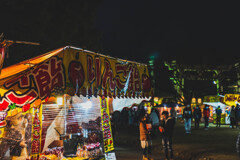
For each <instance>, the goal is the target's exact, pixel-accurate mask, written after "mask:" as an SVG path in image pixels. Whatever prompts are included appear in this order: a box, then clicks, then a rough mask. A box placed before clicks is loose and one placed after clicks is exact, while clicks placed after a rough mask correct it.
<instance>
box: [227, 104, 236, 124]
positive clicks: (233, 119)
mask: <svg viewBox="0 0 240 160" xmlns="http://www.w3.org/2000/svg"><path fill="white" fill-rule="evenodd" d="M228 118H230V128H232V129H234V125H235V107H234V106H232V107H231V111H230V114H229V117H228Z"/></svg>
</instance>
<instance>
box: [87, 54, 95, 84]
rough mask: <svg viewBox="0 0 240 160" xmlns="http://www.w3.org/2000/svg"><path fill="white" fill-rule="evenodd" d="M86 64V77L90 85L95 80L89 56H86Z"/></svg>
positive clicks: (91, 60)
mask: <svg viewBox="0 0 240 160" xmlns="http://www.w3.org/2000/svg"><path fill="white" fill-rule="evenodd" d="M87 62H88V66H87V67H88V68H87V70H88V72H87V75H88V81H89V83H90V84H92V83H93V81H94V80H95V72H94V68H93V59H92V57H91V56H87Z"/></svg>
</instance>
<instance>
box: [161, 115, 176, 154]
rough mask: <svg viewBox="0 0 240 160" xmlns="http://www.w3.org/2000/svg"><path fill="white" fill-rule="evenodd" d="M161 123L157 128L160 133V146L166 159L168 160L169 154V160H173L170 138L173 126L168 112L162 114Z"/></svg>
mask: <svg viewBox="0 0 240 160" xmlns="http://www.w3.org/2000/svg"><path fill="white" fill-rule="evenodd" d="M162 116H163V121H162V123H161V125H160V127H159V130H160V132H161V133H162V144H163V148H164V151H165V157H166V159H169V156H168V152H170V159H173V149H172V136H173V129H174V125H175V121H174V118H173V117H171V116H169V113H168V111H163V112H162Z"/></svg>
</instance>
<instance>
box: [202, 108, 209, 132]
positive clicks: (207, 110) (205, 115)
mask: <svg viewBox="0 0 240 160" xmlns="http://www.w3.org/2000/svg"><path fill="white" fill-rule="evenodd" d="M203 116H204V122H205V128H204V129H205V130H208V125H209V117H210V109H209V106H208V105H205V107H204V109H203Z"/></svg>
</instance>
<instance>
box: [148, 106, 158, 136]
mask: <svg viewBox="0 0 240 160" xmlns="http://www.w3.org/2000/svg"><path fill="white" fill-rule="evenodd" d="M149 119H150V122H151V124H152V134H151V137H152V138H155V136H156V134H157V132H158V127H159V114H158V111H157V109H154V108H152V110H151V113H150V116H149Z"/></svg>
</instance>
